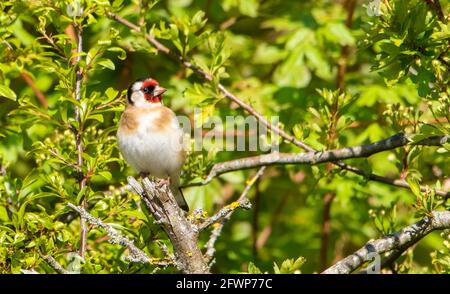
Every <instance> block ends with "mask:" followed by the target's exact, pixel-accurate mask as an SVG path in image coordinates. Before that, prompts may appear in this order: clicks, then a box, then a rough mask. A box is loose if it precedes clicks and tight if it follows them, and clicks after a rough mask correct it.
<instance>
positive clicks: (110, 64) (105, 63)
mask: <svg viewBox="0 0 450 294" xmlns="http://www.w3.org/2000/svg"><path fill="white" fill-rule="evenodd" d="M97 64H98V65H101V66H103V67H104V68H107V69H110V70H115V69H116V66H115V65H114V63H113V62H112V61H111V59H106V58H102V59H100V60H99V61H98V62H97Z"/></svg>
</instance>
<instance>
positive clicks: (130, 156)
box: [117, 106, 184, 178]
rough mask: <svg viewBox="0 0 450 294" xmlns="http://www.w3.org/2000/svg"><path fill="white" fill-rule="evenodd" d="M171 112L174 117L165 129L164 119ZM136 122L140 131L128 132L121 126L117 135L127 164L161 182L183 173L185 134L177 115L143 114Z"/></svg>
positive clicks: (171, 117)
mask: <svg viewBox="0 0 450 294" xmlns="http://www.w3.org/2000/svg"><path fill="white" fill-rule="evenodd" d="M161 107H163V106H161ZM162 110H164V109H162ZM167 111H170V116H169V117H168V119H166V120H165V123H164V125H163V126H162V125H161V122H162V120H161V116H162V115H167ZM135 119H136V123H137V124H136V125H137V127H136V128H135V130H134V131H133V132H129V131H126V132H125V131H124V129H123V128H122V125H121V126H119V130H118V133H117V139H118V145H119V148H120V151H121V152H122V155H123V157H124V158H125V160H126V161H127V162H128V163H129V164H130V165H131V166H132V167H133V168H134V169H136V170H137V171H138V172H146V173H150V174H151V175H153V176H156V177H159V178H164V177H167V176H169V175H171V174H173V173H177V172H179V170H180V169H181V166H182V165H183V163H184V158H183V156H182V155H181V153H182V152H183V144H182V139H183V132H182V130H181V128H180V126H179V123H178V120H177V118H176V117H175V114H174V113H173V112H172V111H171V110H168V109H165V110H164V111H151V112H148V113H144V114H140V115H138V117H136V118H135Z"/></svg>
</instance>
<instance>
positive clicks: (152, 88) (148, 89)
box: [143, 86, 155, 94]
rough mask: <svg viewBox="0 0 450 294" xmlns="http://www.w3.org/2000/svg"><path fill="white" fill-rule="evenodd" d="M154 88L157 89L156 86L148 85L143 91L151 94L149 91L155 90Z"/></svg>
mask: <svg viewBox="0 0 450 294" xmlns="http://www.w3.org/2000/svg"><path fill="white" fill-rule="evenodd" d="M153 90H155V86H148V87H145V88H144V90H143V91H144V93H145V94H149V93H151V92H153Z"/></svg>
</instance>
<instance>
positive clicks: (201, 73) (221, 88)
mask: <svg viewBox="0 0 450 294" xmlns="http://www.w3.org/2000/svg"><path fill="white" fill-rule="evenodd" d="M108 16H109V17H110V18H111V19H113V20H115V21H117V22H118V23H121V24H123V25H124V26H126V27H128V28H129V29H131V30H133V31H136V32H141V28H140V27H139V26H137V25H135V24H133V23H132V22H130V21H128V20H126V19H125V18H123V17H121V16H119V15H117V14H114V13H112V12H108ZM144 37H145V39H146V40H147V41H148V42H149V43H150V44H151V45H153V46H154V47H155V48H156V49H157V50H158V51H159V52H162V53H164V54H166V55H167V56H169V57H170V58H171V59H173V60H175V61H177V62H180V63H181V64H182V65H183V66H184V67H186V68H189V69H191V70H192V71H193V72H195V73H196V74H197V75H199V76H201V77H202V78H204V79H205V80H207V81H212V80H213V77H212V76H211V75H209V74H208V73H206V72H204V71H203V70H202V69H200V68H199V67H197V66H195V65H194V64H192V63H190V62H189V61H187V60H185V59H183V58H182V57H181V56H179V55H177V54H176V53H174V52H172V51H171V50H170V49H169V48H167V47H166V46H164V45H163V44H162V43H160V42H159V41H158V40H156V38H154V37H153V36H151V35H149V34H144ZM218 89H219V91H220V92H221V93H222V94H223V95H224V96H225V97H226V98H228V99H230V100H231V101H233V102H234V103H236V104H237V105H239V106H240V107H241V108H243V109H244V110H245V111H246V112H248V113H250V114H251V115H253V116H255V117H256V118H257V119H258V121H259V122H261V123H262V124H263V125H265V126H266V127H267V128H268V129H270V130H271V131H272V132H274V133H275V134H278V135H280V136H281V137H282V138H283V139H285V140H286V141H288V142H290V143H292V144H294V145H296V146H298V147H300V148H302V149H304V150H305V151H308V152H313V151H316V150H315V149H314V148H312V147H310V146H308V145H306V144H305V143H303V142H301V141H299V140H297V139H296V138H295V137H294V136H292V135H289V134H288V133H286V132H285V131H284V130H283V129H280V128H279V127H278V126H275V125H272V124H271V123H270V122H269V121H267V120H266V119H265V118H264V116H263V115H262V114H260V113H259V112H257V111H256V110H255V109H253V108H252V107H251V106H250V105H248V104H246V103H245V102H244V101H242V100H241V99H239V98H238V97H236V96H235V95H233V94H232V93H231V92H230V91H229V90H228V89H227V88H226V87H225V86H224V85H222V84H221V83H219V84H218ZM333 164H335V165H337V166H338V167H340V168H341V169H345V170H348V171H350V172H352V173H356V174H358V175H364V174H365V173H364V171H363V170H360V169H359V168H357V167H354V166H351V165H348V164H345V163H343V162H340V161H336V162H333ZM367 178H368V179H369V180H372V181H377V182H380V183H384V184H388V185H392V186H397V187H402V188H407V189H410V187H409V185H408V184H406V183H404V182H402V181H400V182H399V181H398V180H393V179H389V178H386V177H382V176H379V175H375V174H372V175H370V176H367ZM202 184H203V183H202ZM200 185H201V184H200Z"/></svg>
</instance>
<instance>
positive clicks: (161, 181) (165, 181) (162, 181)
mask: <svg viewBox="0 0 450 294" xmlns="http://www.w3.org/2000/svg"><path fill="white" fill-rule="evenodd" d="M169 184H170V180H169V179H159V180H158V182H157V183H156V186H157V187H158V188H162V187H164V185H169Z"/></svg>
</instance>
